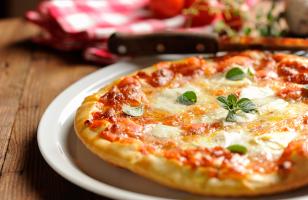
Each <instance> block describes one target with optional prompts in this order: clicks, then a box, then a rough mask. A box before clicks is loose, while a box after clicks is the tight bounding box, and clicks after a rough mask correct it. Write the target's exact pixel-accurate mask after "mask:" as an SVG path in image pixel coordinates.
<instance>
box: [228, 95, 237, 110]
mask: <svg viewBox="0 0 308 200" xmlns="http://www.w3.org/2000/svg"><path fill="white" fill-rule="evenodd" d="M227 99H228V104H229V107H230V109H233V108H235V107H236V102H237V98H236V96H235V95H234V94H230V95H228V98H227Z"/></svg>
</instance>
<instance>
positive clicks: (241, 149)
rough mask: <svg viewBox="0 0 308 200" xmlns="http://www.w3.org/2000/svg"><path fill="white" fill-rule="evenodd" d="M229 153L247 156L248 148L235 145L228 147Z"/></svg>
mask: <svg viewBox="0 0 308 200" xmlns="http://www.w3.org/2000/svg"><path fill="white" fill-rule="evenodd" d="M227 149H228V150H229V151H231V152H232V153H239V154H246V153H247V148H246V147H245V146H243V145H240V144H233V145H230V146H228V147H227Z"/></svg>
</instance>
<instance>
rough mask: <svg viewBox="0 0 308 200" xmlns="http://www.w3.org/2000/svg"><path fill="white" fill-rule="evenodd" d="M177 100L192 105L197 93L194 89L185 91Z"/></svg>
mask: <svg viewBox="0 0 308 200" xmlns="http://www.w3.org/2000/svg"><path fill="white" fill-rule="evenodd" d="M177 101H178V102H179V103H181V104H184V105H187V106H189V105H193V104H195V103H196V102H197V95H196V93H195V92H194V91H186V92H184V93H183V94H182V95H181V96H179V97H178V98H177Z"/></svg>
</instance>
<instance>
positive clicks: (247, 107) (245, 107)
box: [237, 98, 257, 113]
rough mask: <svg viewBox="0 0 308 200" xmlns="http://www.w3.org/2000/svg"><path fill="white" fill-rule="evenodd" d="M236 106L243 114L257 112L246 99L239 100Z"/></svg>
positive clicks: (253, 105) (255, 107) (254, 106)
mask: <svg viewBox="0 0 308 200" xmlns="http://www.w3.org/2000/svg"><path fill="white" fill-rule="evenodd" d="M237 106H238V107H239V108H240V109H241V110H242V111H243V112H245V113H250V112H254V111H257V106H256V105H255V104H254V103H253V102H252V101H251V100H250V99H248V98H242V99H240V100H239V101H238V102H237Z"/></svg>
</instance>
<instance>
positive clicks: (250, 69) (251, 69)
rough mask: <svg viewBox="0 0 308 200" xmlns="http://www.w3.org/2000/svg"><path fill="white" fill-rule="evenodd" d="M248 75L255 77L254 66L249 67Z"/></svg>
mask: <svg viewBox="0 0 308 200" xmlns="http://www.w3.org/2000/svg"><path fill="white" fill-rule="evenodd" d="M247 75H248V76H249V77H250V78H253V77H254V75H255V72H254V70H253V68H250V67H248V69H247Z"/></svg>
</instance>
